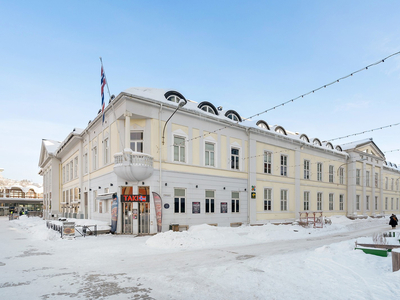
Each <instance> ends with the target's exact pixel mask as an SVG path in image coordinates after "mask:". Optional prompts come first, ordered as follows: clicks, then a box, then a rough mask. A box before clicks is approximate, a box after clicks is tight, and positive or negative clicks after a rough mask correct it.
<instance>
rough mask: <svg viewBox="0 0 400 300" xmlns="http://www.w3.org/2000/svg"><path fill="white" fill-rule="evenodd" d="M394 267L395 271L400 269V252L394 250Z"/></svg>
mask: <svg viewBox="0 0 400 300" xmlns="http://www.w3.org/2000/svg"><path fill="white" fill-rule="evenodd" d="M392 268H393V272H396V271H398V270H399V269H400V252H397V251H393V250H392Z"/></svg>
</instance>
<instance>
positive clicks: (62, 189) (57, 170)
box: [39, 88, 400, 234]
mask: <svg viewBox="0 0 400 300" xmlns="http://www.w3.org/2000/svg"><path fill="white" fill-rule="evenodd" d="M39 166H40V169H41V171H40V174H41V175H42V176H43V189H44V190H43V194H44V217H45V218H48V219H51V218H55V217H59V216H65V217H75V218H86V219H96V220H103V221H107V222H111V217H112V208H113V207H112V203H113V195H117V197H118V215H117V225H118V226H117V232H118V233H126V234H152V233H156V232H158V231H166V230H169V229H170V228H171V227H172V226H178V227H179V228H180V229H181V230H182V229H187V228H188V227H190V226H192V225H196V224H203V223H205V224H212V225H215V226H238V225H241V224H252V225H254V224H265V223H268V222H273V223H281V222H291V221H294V220H296V219H298V218H299V215H300V213H301V212H320V213H323V215H324V216H331V215H337V214H339V215H345V216H348V217H352V218H357V217H365V216H383V215H385V214H388V213H392V212H398V210H399V197H400V196H399V193H400V192H399V179H400V168H397V166H396V165H394V164H390V163H387V162H386V161H385V156H384V155H383V153H382V152H381V151H380V150H379V148H378V147H377V145H376V144H375V143H374V142H373V141H372V139H366V140H361V141H357V142H354V143H350V144H344V145H340V146H334V145H332V144H331V143H329V142H323V141H321V140H320V139H318V138H310V137H308V136H307V135H306V134H299V133H293V132H289V131H287V130H285V129H284V128H283V127H281V126H269V125H268V123H267V122H265V121H263V120H256V121H253V120H246V119H242V117H241V116H240V115H239V113H238V112H236V111H234V110H224V109H223V108H222V107H218V108H216V107H215V106H214V105H213V104H212V103H210V102H201V103H197V102H195V101H191V100H187V99H186V98H185V97H184V96H183V95H182V94H180V93H179V92H177V91H168V90H161V89H146V88H130V89H128V90H125V91H124V92H122V93H120V94H119V95H118V96H117V97H112V99H110V102H109V104H108V106H107V107H106V109H105V114H104V122H103V116H102V114H101V113H100V112H99V113H98V115H97V116H96V117H95V118H94V120H93V121H89V123H88V126H87V127H86V128H85V129H74V130H73V131H72V132H71V133H70V134H69V135H68V136H67V137H66V139H65V140H64V141H62V142H57V141H52V140H43V141H42V148H41V154H40V159H39Z"/></svg>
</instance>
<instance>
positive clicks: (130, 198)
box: [121, 195, 149, 202]
mask: <svg viewBox="0 0 400 300" xmlns="http://www.w3.org/2000/svg"><path fill="white" fill-rule="evenodd" d="M121 202H149V196H148V195H121Z"/></svg>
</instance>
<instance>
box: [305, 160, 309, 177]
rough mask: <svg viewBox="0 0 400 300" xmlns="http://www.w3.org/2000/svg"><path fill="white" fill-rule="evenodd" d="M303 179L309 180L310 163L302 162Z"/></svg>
mask: <svg viewBox="0 0 400 300" xmlns="http://www.w3.org/2000/svg"><path fill="white" fill-rule="evenodd" d="M304 179H308V180H309V179H310V161H309V160H307V159H305V160H304Z"/></svg>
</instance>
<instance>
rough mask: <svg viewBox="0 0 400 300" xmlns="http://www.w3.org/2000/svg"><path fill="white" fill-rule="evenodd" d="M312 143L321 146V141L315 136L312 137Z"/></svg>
mask: <svg viewBox="0 0 400 300" xmlns="http://www.w3.org/2000/svg"><path fill="white" fill-rule="evenodd" d="M313 145H316V146H322V144H321V141H320V140H319V139H317V138H315V139H313Z"/></svg>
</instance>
